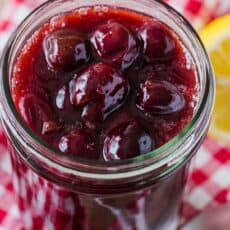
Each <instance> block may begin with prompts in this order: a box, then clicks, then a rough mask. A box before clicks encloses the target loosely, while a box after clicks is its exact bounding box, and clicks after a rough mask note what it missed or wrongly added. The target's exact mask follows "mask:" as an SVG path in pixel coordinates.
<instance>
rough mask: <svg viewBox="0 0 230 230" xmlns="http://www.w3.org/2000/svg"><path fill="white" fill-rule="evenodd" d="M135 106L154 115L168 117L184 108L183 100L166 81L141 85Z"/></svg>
mask: <svg viewBox="0 0 230 230" xmlns="http://www.w3.org/2000/svg"><path fill="white" fill-rule="evenodd" d="M137 106H138V107H139V108H141V110H144V111H148V112H150V113H151V114H154V115H169V114H173V113H176V112H179V111H180V110H182V109H183V108H184V106H185V98H184V96H183V94H182V93H180V91H179V90H178V89H177V88H176V86H174V85H173V84H171V83H169V82H167V81H157V80H147V81H146V82H145V83H144V84H141V87H140V92H139V97H138V102H137Z"/></svg>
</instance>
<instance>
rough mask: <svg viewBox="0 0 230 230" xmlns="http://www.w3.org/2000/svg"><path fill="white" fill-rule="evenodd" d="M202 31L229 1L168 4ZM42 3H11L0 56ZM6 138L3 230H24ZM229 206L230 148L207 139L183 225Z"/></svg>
mask: <svg viewBox="0 0 230 230" xmlns="http://www.w3.org/2000/svg"><path fill="white" fill-rule="evenodd" d="M165 1H166V2H168V3H169V4H171V5H172V6H174V7H175V8H176V9H177V10H178V11H180V12H181V13H182V14H183V15H185V16H186V17H187V18H188V20H189V21H190V22H191V23H192V24H193V25H194V26H195V27H196V28H200V27H201V26H203V25H205V23H207V22H208V21H210V20H211V19H212V18H214V17H216V16H218V15H221V14H225V13H230V1H229V0H165ZM41 2H43V0H9V2H8V4H7V5H6V7H5V8H4V10H2V12H1V15H0V41H1V42H0V53H1V51H2V49H3V47H4V45H5V43H6V41H7V39H8V37H9V35H10V34H11V33H12V31H13V30H14V29H15V27H16V26H17V25H18V24H19V23H20V22H21V20H22V19H23V18H24V17H25V16H26V15H27V14H28V13H29V12H30V11H31V9H33V8H34V7H35V6H37V5H38V4H40V3H41ZM11 170H12V169H11V164H10V159H9V153H8V151H7V147H6V138H5V136H4V134H3V132H2V130H1V128H0V201H1V202H0V230H22V229H23V226H22V223H21V220H20V215H19V211H18V208H17V204H16V199H15V196H14V193H13V187H12V177H11ZM227 202H230V146H224V145H223V144H220V143H218V142H216V141H214V140H212V139H210V138H207V139H206V141H205V143H204V144H203V146H202V148H201V149H200V151H199V153H198V154H197V155H196V157H195V158H194V159H193V161H192V165H191V169H190V173H189V178H188V182H187V186H186V189H185V193H184V197H183V202H182V208H181V210H182V214H181V217H182V222H183V223H184V222H186V221H189V220H190V219H191V218H192V217H194V216H195V215H197V214H199V213H200V212H201V211H203V210H205V209H206V208H208V207H210V206H213V205H216V204H225V203H227Z"/></svg>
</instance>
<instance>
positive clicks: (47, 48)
mask: <svg viewBox="0 0 230 230" xmlns="http://www.w3.org/2000/svg"><path fill="white" fill-rule="evenodd" d="M43 50H44V54H45V58H46V61H47V63H48V65H49V67H50V68H52V69H64V70H68V69H70V70H71V69H73V68H74V67H79V66H81V65H83V64H85V63H86V62H87V61H88V59H89V49H88V46H87V43H86V40H85V39H84V37H83V36H82V35H80V34H79V33H78V32H76V31H74V30H70V29H60V30H57V31H54V32H52V33H51V34H48V35H47V36H46V37H45V38H44V40H43Z"/></svg>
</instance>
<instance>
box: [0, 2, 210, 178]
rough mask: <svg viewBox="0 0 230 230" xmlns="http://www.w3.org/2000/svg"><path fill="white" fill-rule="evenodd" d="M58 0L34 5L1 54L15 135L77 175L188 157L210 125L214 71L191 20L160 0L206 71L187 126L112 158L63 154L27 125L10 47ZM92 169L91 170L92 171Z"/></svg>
mask: <svg viewBox="0 0 230 230" xmlns="http://www.w3.org/2000/svg"><path fill="white" fill-rule="evenodd" d="M55 1H56V0H53V1H50V2H45V3H44V4H42V5H41V6H40V7H38V8H37V9H35V10H34V11H33V12H32V13H31V14H30V15H29V16H28V17H26V19H25V20H24V21H23V22H22V23H21V24H20V26H19V27H18V29H17V30H16V31H15V32H14V34H13V35H12V36H11V38H10V39H9V41H8V43H7V45H6V47H5V49H4V52H3V55H2V60H1V71H2V76H3V77H2V78H1V81H2V82H1V100H2V105H1V106H2V108H1V113H2V118H3V119H2V120H3V121H4V122H5V123H6V125H7V126H8V127H9V129H10V131H11V132H12V133H13V135H15V136H17V138H18V140H19V142H20V143H23V144H25V146H26V148H29V149H30V151H31V152H32V153H33V154H34V155H36V157H38V158H39V159H40V160H42V161H44V162H46V163H47V164H50V165H53V167H58V168H59V169H62V170H64V171H66V172H69V173H72V174H75V173H76V174H77V175H81V176H84V177H90V178H93V177H95V176H96V177H97V178H98V179H100V178H103V179H106V178H108V179H111V178H113V177H114V178H121V177H129V176H130V175H131V174H132V175H133V176H134V175H140V174H142V173H145V172H149V171H151V170H154V169H157V168H159V167H161V165H165V164H167V165H175V164H176V163H178V162H179V161H181V159H185V158H187V157H189V151H188V150H189V149H191V148H192V147H194V145H195V144H196V142H198V139H199V138H197V137H198V136H199V137H200V138H201V137H202V135H204V133H205V132H206V131H207V128H208V123H209V120H210V114H211V111H212V109H213V98H214V74H213V70H212V66H211V64H210V61H209V57H208V55H207V53H206V51H205V48H204V46H203V44H202V42H201V40H200V38H199V36H198V35H197V33H196V32H195V30H194V29H193V28H192V26H191V25H190V23H189V22H188V21H187V20H186V19H185V18H184V17H183V16H182V15H180V14H179V13H178V12H177V11H176V10H175V9H173V8H172V7H170V6H169V5H167V4H166V3H163V2H158V1H156V0H154V1H152V2H154V3H155V4H158V5H159V6H160V7H163V8H164V9H165V10H167V11H169V12H170V13H172V14H174V16H176V17H177V18H178V19H179V21H181V22H182V23H184V25H185V26H186V28H187V30H188V31H189V32H190V34H191V35H192V36H193V37H192V38H191V39H194V42H195V43H196V47H194V49H196V54H199V55H200V57H199V59H200V62H201V63H202V62H203V63H202V64H203V65H204V67H205V68H204V70H203V74H205V77H206V83H205V87H204V88H203V92H201V95H199V103H198V105H197V108H196V111H195V113H194V116H193V118H192V119H191V120H190V122H189V123H188V124H187V125H186V127H185V128H184V129H183V130H182V131H181V132H180V133H179V134H178V135H177V136H176V137H174V138H173V139H172V140H170V141H169V142H167V143H166V144H164V145H163V146H161V147H159V148H157V149H155V150H153V151H151V152H149V153H146V154H144V155H141V156H137V157H134V158H130V159H125V160H116V161H109V162H104V161H100V160H97V161H95V160H88V159H82V158H78V157H71V156H64V155H63V154H60V153H58V152H57V151H54V149H52V148H51V146H50V145H49V144H47V143H46V142H45V141H43V140H42V139H41V138H39V137H38V136H37V135H36V134H35V133H33V132H32V131H31V130H30V129H29V128H28V126H27V125H26V124H25V122H24V121H23V120H22V118H21V117H20V115H19V114H18V112H17V110H16V108H15V105H14V102H13V100H12V97H11V93H10V84H9V79H8V78H9V63H10V55H11V50H12V47H13V42H14V39H15V37H16V35H17V33H18V31H19V30H20V28H22V27H24V26H26V25H27V21H28V20H31V18H32V17H33V15H34V14H35V13H36V12H38V11H39V10H41V9H43V8H44V7H46V6H47V5H48V4H52V3H53V2H55ZM131 1H133V0H131ZM140 2H141V1H140ZM4 76H6V77H4ZM200 118H202V120H203V126H201V121H200ZM194 129H195V130H194ZM19 130H20V133H19ZM194 132H196V138H197V140H194V139H192V140H190V138H189V137H191V135H194ZM194 136H195V135H194ZM191 141H193V143H190V142H191ZM31 143H33V146H32V145H31ZM42 152H45V154H43V153H42ZM143 166H144V167H143ZM89 170H90V171H92V172H89ZM103 172H106V174H102V173H103Z"/></svg>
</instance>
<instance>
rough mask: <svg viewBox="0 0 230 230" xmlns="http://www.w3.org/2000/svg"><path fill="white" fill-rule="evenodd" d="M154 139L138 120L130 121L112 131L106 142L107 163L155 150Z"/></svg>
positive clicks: (105, 155)
mask: <svg viewBox="0 0 230 230" xmlns="http://www.w3.org/2000/svg"><path fill="white" fill-rule="evenodd" d="M154 146H155V142H154V140H153V138H152V137H151V136H150V135H149V134H148V133H147V132H146V131H145V130H144V129H143V128H142V127H141V125H140V124H138V122H137V121H136V120H128V121H124V122H122V123H121V124H119V125H118V126H117V127H115V128H113V129H112V130H110V131H109V132H108V134H107V136H106V138H105V140H104V146H103V157H104V160H105V161H110V160H122V159H127V158H132V157H136V156H139V155H141V154H145V153H148V152H150V151H151V150H153V149H154Z"/></svg>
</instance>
